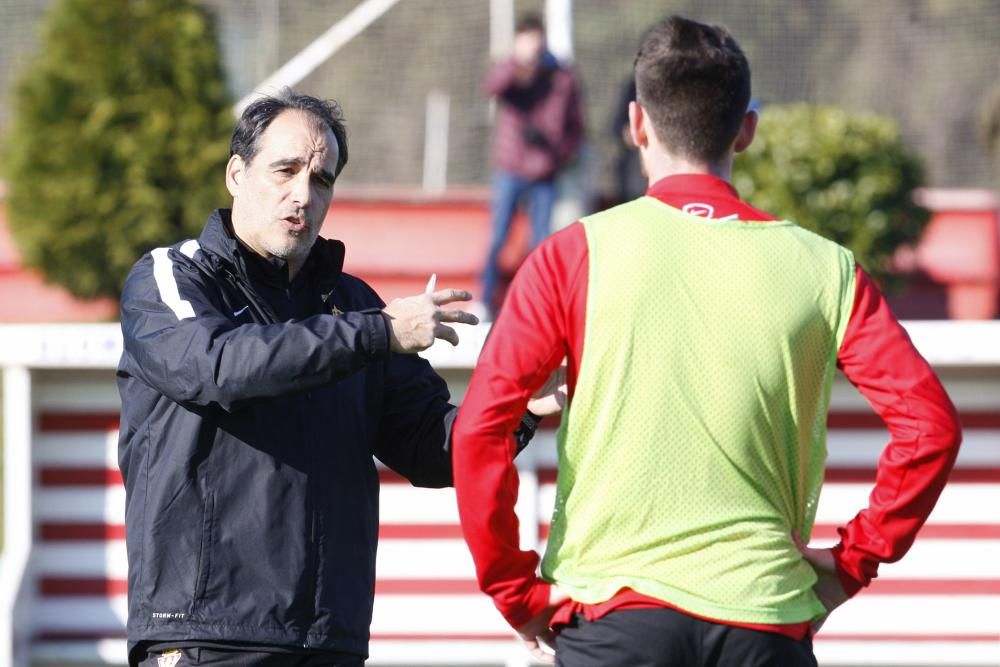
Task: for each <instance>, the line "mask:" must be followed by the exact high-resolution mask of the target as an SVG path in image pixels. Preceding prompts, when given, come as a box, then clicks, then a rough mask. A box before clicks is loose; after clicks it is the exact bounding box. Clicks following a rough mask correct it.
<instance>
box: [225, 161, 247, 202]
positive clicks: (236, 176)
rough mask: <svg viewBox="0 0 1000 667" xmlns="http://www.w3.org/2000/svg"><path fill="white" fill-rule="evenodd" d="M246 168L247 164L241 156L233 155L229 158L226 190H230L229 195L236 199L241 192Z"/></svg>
mask: <svg viewBox="0 0 1000 667" xmlns="http://www.w3.org/2000/svg"><path fill="white" fill-rule="evenodd" d="M245 168H246V163H245V162H244V161H243V158H241V157H240V156H239V155H233V156H232V157H230V158H229V163H228V164H226V189H227V190H229V194H231V195H232V196H233V199H235V198H236V195H237V194H238V193H239V191H240V183H241V182H242V180H243V171H244V169H245Z"/></svg>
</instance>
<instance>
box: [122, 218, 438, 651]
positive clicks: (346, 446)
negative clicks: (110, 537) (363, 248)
mask: <svg viewBox="0 0 1000 667" xmlns="http://www.w3.org/2000/svg"><path fill="white" fill-rule="evenodd" d="M230 229H231V227H230V223H229V211H228V210H220V211H217V212H215V213H214V214H213V215H212V217H211V218H210V219H209V221H208V224H207V225H206V227H205V229H204V231H203V232H202V234H201V237H200V238H199V239H198V240H197V241H194V240H190V241H186V242H184V243H180V244H177V245H175V246H173V247H171V248H160V249H157V250H154V251H152V252H151V253H149V254H147V255H145V256H144V257H142V258H141V259H140V260H139V261H138V262H137V263H136V265H135V267H134V268H133V269H132V272H131V273H130V274H129V277H128V279H127V281H126V284H125V287H124V290H123V292H122V298H121V325H122V332H123V334H124V341H125V347H124V353H123V355H122V358H121V362H120V364H119V367H118V385H119V391H120V393H121V398H122V415H121V433H120V440H119V466H120V468H121V472H122V475H123V476H124V479H125V487H126V511H125V519H126V529H127V545H128V562H129V581H128V584H129V585H128V600H129V616H128V638H129V647H130V651H131V649H132V648H133V647H134V646H135V643H136V642H138V641H149V640H153V641H178V640H197V641H203V642H204V641H209V642H210V641H226V642H258V643H262V644H270V645H287V646H296V647H301V648H304V649H309V648H312V649H323V650H330V651H339V652H346V653H354V654H358V655H362V656H366V655H367V653H368V632H369V630H368V628H369V625H370V623H371V615H372V600H373V597H374V590H375V547H376V540H377V537H378V490H379V489H378V475H377V472H376V468H375V464H374V462H373V460H372V455H373V454H374V455H375V456H376V457H378V459H379V460H381V461H382V462H383V463H385V464H386V465H387V466H389V467H390V468H392V469H393V470H395V471H396V472H398V473H400V474H402V475H403V476H405V477H407V478H408V479H409V480H410V481H411V482H412V483H413V484H415V485H417V486H429V487H441V486H448V485H450V484H451V461H450V455H449V452H448V450H447V439H448V434H449V432H450V430H451V421H452V420H453V419H454V409H453V407H452V406H451V405H449V403H448V400H449V396H448V390H447V387H446V385H445V383H444V381H443V380H442V379H441V378H440V377H439V376H438V375H437V374H436V373H435V372H434V371H433V370H432V369H431V367H430V365H429V364H428V363H427V362H426V361H425V360H423V359H421V358H420V357H418V356H416V355H401V354H400V355H398V354H391V353H389V351H388V333H387V330H386V325H385V321H384V319H383V316H382V315H381V314H380V313H379V309H380V308H381V307H382V306H383V305H384V304H383V303H382V301H381V300H380V299H379V297H378V296H377V295H376V294H375V292H374V291H373V290H372V289H371V288H370V287H369V286H368V285H366V284H365V283H364V282H362V281H361V280H359V279H357V278H354V277H352V276H350V275H347V274H345V273H342V272H341V268H342V266H343V259H344V246H343V244H342V243H340V242H339V241H328V240H325V239H323V238H319V239H318V240H317V242H316V245H315V246H314V248H313V250H312V253H311V254H310V257H309V259H308V261H307V263H306V266H305V267H304V268H303V269H302V272H300V273H303V274H307V275H305V276H304V278H303V279H304V280H306V281H307V282H306V283H305V284H306V288H305V289H306V290H307V293H303V292H302V291H301V289H302V288H301V285H300V290H299V292H298V293H297V294H298V296H297V297H296V298H297V299H298V301H299V304H300V305H301V304H302V303H305V304H306V305H307V306H308V309H309V310H310V311H311V312H310V314H309V316H307V317H304V318H301V319H295V320H288V321H281V319H280V318H279V316H278V315H277V314H276V309H275V308H274V307H272V306H271V305H270V304H269V303H268V300H267V299H264V298H262V297H261V289H264V287H265V286H264V285H255V283H254V281H252V280H251V276H250V275H248V270H247V269H248V267H247V258H246V257H244V255H243V254H242V253H241V252H240V251H239V250H238V241H237V240H236V239H235V237H234V236H233V235H232V232H231V231H230ZM296 281H298V276H297V277H296ZM293 284H298V283H297V282H295V281H293ZM271 289H273V286H272V287H271ZM289 293H290V292H289ZM303 299H304V300H305V301H304V302H303ZM272 301H273V299H272Z"/></svg>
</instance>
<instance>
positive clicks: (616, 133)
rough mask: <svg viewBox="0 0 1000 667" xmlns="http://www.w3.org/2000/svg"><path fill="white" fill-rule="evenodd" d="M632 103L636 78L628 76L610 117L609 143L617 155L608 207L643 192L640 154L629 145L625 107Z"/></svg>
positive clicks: (630, 140)
mask: <svg viewBox="0 0 1000 667" xmlns="http://www.w3.org/2000/svg"><path fill="white" fill-rule="evenodd" d="M634 101H635V77H634V76H629V77H628V79H627V80H626V81H625V82H624V83H623V84H622V87H621V92H620V93H619V94H618V99H617V100H615V108H614V113H613V114H612V117H611V124H610V128H609V129H610V133H611V141H612V143H613V144H614V146H615V150H616V152H617V155H616V156H615V160H614V191H613V192H612V194H611V202H610V204H611V205H615V204H621V203H624V202H627V201H629V200H630V199H635V198H636V197H641V196H642V195H643V194H645V192H646V177H645V175H644V174H643V173H642V164H641V163H640V162H639V151H638V150H636V147H635V144H634V143H632V133H631V131H630V130H629V128H628V108H629V105H630V104H631V103H632V102H634Z"/></svg>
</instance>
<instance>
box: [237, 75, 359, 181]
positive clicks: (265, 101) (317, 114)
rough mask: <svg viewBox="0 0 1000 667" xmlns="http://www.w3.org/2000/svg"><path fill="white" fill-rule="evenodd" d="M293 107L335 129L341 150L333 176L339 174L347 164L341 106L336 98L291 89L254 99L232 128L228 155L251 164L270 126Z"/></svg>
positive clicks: (335, 135) (344, 128)
mask: <svg viewBox="0 0 1000 667" xmlns="http://www.w3.org/2000/svg"><path fill="white" fill-rule="evenodd" d="M290 109H291V110H297V111H304V112H305V113H308V114H310V115H311V116H312V117H313V118H315V119H317V120H318V121H319V122H321V123H322V124H323V125H325V126H326V127H328V128H330V131H331V132H333V136H334V138H335V139H336V140H337V148H339V149H340V151H339V155H338V157H337V167H336V170H335V171H334V176H339V175H340V172H341V171H342V170H343V169H344V165H346V164H347V128H346V126H345V125H344V114H343V112H342V111H341V109H340V105H339V104H337V103H336V102H334V101H333V100H321V99H319V98H318V97H313V96H312V95H304V94H302V93H298V92H295V91H294V90H291V89H290V88H286V89H285V90H283V91H281V92H280V93H278V94H277V95H267V96H264V97H261V98H259V99H257V100H254V101H253V102H251V103H250V105H249V106H248V107H247V108H246V109H244V111H243V114H242V115H241V116H240V120H239V122H237V123H236V128H235V129H234V130H233V138H232V141H231V142H230V144H229V156H230V157H232V156H233V155H239V156H240V157H241V158H243V161H244V162H246V163H247V164H250V162H251V161H252V160H253V159H254V157H255V156H256V155H257V153H258V151H260V138H261V136H263V134H264V132H265V131H266V130H267V128H268V126H269V125H270V124H271V122H272V121H274V119H275V118H277V117H278V116H279V115H280V114H281V113H282V112H284V111H288V110H290Z"/></svg>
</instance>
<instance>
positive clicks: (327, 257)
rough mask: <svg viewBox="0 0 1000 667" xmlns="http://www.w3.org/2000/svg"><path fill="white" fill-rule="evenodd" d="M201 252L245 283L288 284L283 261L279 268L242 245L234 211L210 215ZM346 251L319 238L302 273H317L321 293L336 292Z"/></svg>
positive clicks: (228, 210)
mask: <svg viewBox="0 0 1000 667" xmlns="http://www.w3.org/2000/svg"><path fill="white" fill-rule="evenodd" d="M198 244H199V245H200V246H201V249H202V250H203V251H204V252H206V253H207V254H208V255H209V256H210V257H212V258H214V260H215V261H219V262H222V263H223V264H227V265H229V266H230V267H232V268H235V269H236V271H237V272H238V273H239V275H241V276H243V278H244V279H245V280H249V279H250V276H253V278H255V279H262V280H264V281H265V282H268V283H272V282H274V281H282V282H281V284H287V283H288V280H287V269H286V267H284V262H281V264H280V265H278V264H277V263H273V262H270V261H269V260H267V259H265V258H263V257H260V256H259V255H256V254H255V253H254V251H253V250H251V249H250V248H249V246H247V245H245V244H244V243H242V242H241V241H240V240H239V239H238V238H237V237H236V234H235V233H234V232H233V222H232V210H231V209H228V208H220V209H216V210H215V211H214V212H213V213H212V215H210V216H209V218H208V222H207V223H206V224H205V228H204V229H203V230H202V232H201V236H200V237H199V239H198ZM345 253H346V249H345V247H344V244H343V242H341V241H337V240H334V239H326V238H323V237H322V236H320V237H318V238H317V239H316V243H315V244H313V247H312V250H310V252H309V257H308V258H306V263H305V265H304V266H303V267H302V272H307V271H308V272H309V273H310V274H315V279H316V280H317V287H318V288H319V289H320V290H322V291H329V290H331V289H333V286H334V284H335V283H336V282H337V279H338V278H339V277H340V274H341V273H342V272H343V270H344V256H345Z"/></svg>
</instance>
